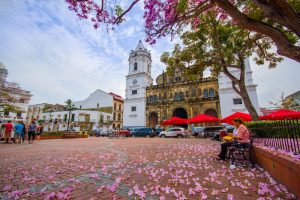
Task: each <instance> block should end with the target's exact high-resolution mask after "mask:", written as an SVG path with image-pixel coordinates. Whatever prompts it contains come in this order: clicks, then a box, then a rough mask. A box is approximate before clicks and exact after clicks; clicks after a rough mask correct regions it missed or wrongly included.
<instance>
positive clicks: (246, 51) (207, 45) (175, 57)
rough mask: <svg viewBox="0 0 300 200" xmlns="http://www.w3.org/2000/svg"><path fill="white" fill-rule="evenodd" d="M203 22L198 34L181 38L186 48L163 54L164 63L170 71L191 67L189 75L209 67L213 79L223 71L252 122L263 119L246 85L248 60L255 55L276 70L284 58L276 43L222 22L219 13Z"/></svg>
mask: <svg viewBox="0 0 300 200" xmlns="http://www.w3.org/2000/svg"><path fill="white" fill-rule="evenodd" d="M199 19H200V20H201V23H200V24H199V25H198V26H197V28H196V29H195V31H188V32H185V33H183V35H182V36H181V39H182V41H183V46H184V47H183V48H181V47H180V45H178V44H177V45H175V47H174V50H173V52H172V53H171V54H170V53H167V52H165V53H164V54H163V55H162V57H161V61H162V62H164V63H166V64H167V66H168V68H167V70H174V68H178V67H179V68H182V67H184V68H186V67H187V68H188V70H187V72H188V74H187V75H195V74H199V73H202V72H203V70H205V69H207V68H209V69H210V70H211V72H212V75H213V76H217V75H218V74H219V73H220V72H223V73H224V74H225V75H226V76H227V77H228V78H229V79H230V80H231V82H232V88H233V89H234V91H235V92H236V93H237V94H238V95H239V96H241V98H242V99H243V102H244V104H245V107H246V108H247V110H248V111H249V113H250V114H251V116H252V119H253V120H259V117H258V114H257V112H256V110H255V108H254V106H253V104H252V102H251V99H250V97H249V94H248V92H247V87H246V85H245V70H246V66H245V59H246V58H247V57H249V56H252V55H254V53H255V55H256V57H255V58H254V60H255V61H256V63H257V64H258V65H262V64H264V63H265V62H267V63H268V64H269V67H270V68H274V67H275V66H276V64H277V63H278V62H280V61H281V60H282V58H281V57H279V56H277V54H275V53H272V52H271V51H270V49H271V44H272V42H271V41H270V39H269V38H268V37H266V36H264V35H262V34H258V33H252V32H250V31H248V30H246V29H241V28H240V27H239V26H237V25H232V24H231V22H230V21H229V20H226V19H219V18H218V13H217V12H215V11H208V12H207V13H205V14H202V15H200V16H199ZM230 68H235V69H238V70H239V71H240V75H239V77H237V76H236V75H234V74H232V73H231V70H230Z"/></svg>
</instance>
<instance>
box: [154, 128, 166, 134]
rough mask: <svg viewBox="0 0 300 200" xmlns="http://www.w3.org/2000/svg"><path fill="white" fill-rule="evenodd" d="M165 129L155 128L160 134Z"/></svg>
mask: <svg viewBox="0 0 300 200" xmlns="http://www.w3.org/2000/svg"><path fill="white" fill-rule="evenodd" d="M163 130H164V129H162V128H155V131H156V134H157V135H159V134H160V133H161V132H162V131H163Z"/></svg>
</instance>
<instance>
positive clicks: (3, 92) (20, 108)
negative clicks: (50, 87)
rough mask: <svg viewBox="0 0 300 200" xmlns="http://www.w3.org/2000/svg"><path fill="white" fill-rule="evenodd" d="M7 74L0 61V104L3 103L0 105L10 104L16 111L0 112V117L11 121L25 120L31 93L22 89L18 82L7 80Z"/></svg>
mask: <svg viewBox="0 0 300 200" xmlns="http://www.w3.org/2000/svg"><path fill="white" fill-rule="evenodd" d="M7 75H8V70H7V69H6V67H5V65H4V64H2V63H0V104H3V105H0V106H1V107H2V106H4V107H5V106H7V105H11V106H12V107H14V108H16V109H15V110H17V111H15V112H9V111H8V112H0V118H2V119H6V120H12V121H15V120H17V119H22V120H25V119H26V113H27V109H28V106H29V101H30V99H31V97H32V95H31V93H30V92H29V91H27V90H24V89H22V88H21V87H20V86H19V84H18V83H15V82H7V80H6V78H7ZM5 96H6V97H5ZM8 97H9V98H8ZM3 111H4V110H3Z"/></svg>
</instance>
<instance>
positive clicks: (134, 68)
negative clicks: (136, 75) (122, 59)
mask: <svg viewBox="0 0 300 200" xmlns="http://www.w3.org/2000/svg"><path fill="white" fill-rule="evenodd" d="M137 67H138V66H137V63H136V62H135V63H134V66H133V70H134V71H136V70H137Z"/></svg>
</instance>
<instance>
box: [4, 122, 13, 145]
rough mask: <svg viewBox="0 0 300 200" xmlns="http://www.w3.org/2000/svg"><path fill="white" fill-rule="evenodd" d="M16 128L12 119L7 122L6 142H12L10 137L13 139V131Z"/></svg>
mask: <svg viewBox="0 0 300 200" xmlns="http://www.w3.org/2000/svg"><path fill="white" fill-rule="evenodd" d="M13 129H14V125H13V124H12V123H11V121H10V120H9V121H8V122H7V123H6V124H5V132H4V142H5V143H6V144H8V143H10V139H11V133H12V131H13Z"/></svg>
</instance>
